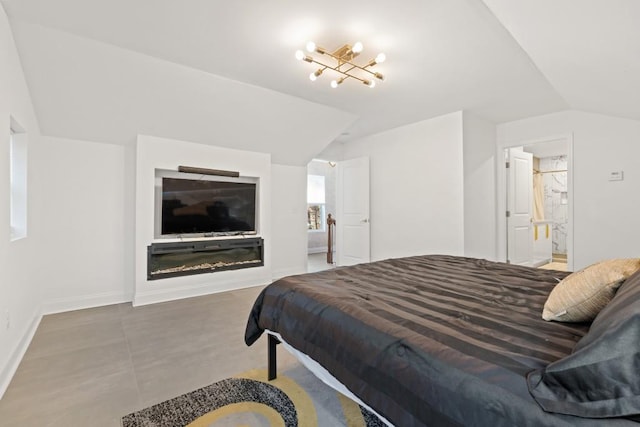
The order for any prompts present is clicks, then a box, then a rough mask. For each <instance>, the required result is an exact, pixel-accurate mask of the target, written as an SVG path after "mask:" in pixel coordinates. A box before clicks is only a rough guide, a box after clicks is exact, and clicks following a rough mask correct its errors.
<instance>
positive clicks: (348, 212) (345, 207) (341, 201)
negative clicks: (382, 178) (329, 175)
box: [336, 157, 371, 265]
mask: <svg viewBox="0 0 640 427" xmlns="http://www.w3.org/2000/svg"><path fill="white" fill-rule="evenodd" d="M337 184H338V188H337V194H338V200H337V204H336V214H337V216H336V231H337V233H336V255H337V260H336V261H337V264H338V265H353V264H360V263H363V262H369V261H370V260H371V257H370V246H369V245H370V237H369V233H370V229H369V224H370V223H369V158H368V157H361V158H358V159H353V160H346V161H343V162H338V179H337Z"/></svg>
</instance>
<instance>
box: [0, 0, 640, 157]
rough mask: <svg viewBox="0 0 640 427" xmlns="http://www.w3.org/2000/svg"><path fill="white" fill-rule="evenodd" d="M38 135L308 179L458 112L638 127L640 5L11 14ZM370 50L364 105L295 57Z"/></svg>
mask: <svg viewBox="0 0 640 427" xmlns="http://www.w3.org/2000/svg"><path fill="white" fill-rule="evenodd" d="M0 3H1V4H2V5H3V6H4V8H5V11H6V12H7V15H8V16H9V20H10V24H11V27H12V30H13V33H14V37H15V40H16V45H17V47H18V52H19V55H20V58H21V61H22V65H23V68H24V71H25V76H26V79H27V84H28V86H29V90H30V92H31V95H32V98H33V103H34V107H35V110H36V114H37V116H38V120H39V123H40V127H41V130H42V133H44V134H46V135H52V136H61V137H67V138H74V139H81V140H89V141H98V142H107V143H115V144H128V143H131V142H132V141H134V140H135V136H136V135H137V134H150V135H156V136H162V137H169V138H177V139H183V140H189V141H196V142H202V143H210V144H213V145H219V146H229V147H235V148H240V149H246V150H252V151H264V152H270V153H272V155H273V159H274V161H275V162H280V163H285V164H301V165H302V164H305V163H306V162H307V161H308V160H310V159H311V158H312V157H313V156H314V155H315V154H316V153H318V152H320V151H321V150H322V149H323V148H324V147H325V146H326V145H328V144H329V143H331V142H333V141H341V142H348V141H350V140H353V139H357V138H360V137H363V136H365V135H369V134H372V133H376V132H380V131H384V130H386V129H390V128H394V127H397V126H401V125H404V124H408V123H412V122H415V121H418V120H423V119H427V118H431V117H435V116H438V115H442V114H446V113H449V112H452V111H458V110H469V111H472V112H474V113H475V114H477V115H479V116H480V117H483V118H485V119H487V120H490V121H493V122H495V123H500V122H506V121H511V120H517V119H521V118H525V117H530V116H535V115H540V114H546V113H551V112H555V111H560V110H564V109H580V110H585V111H592V112H599V113H603V114H609V115H615V116H621V117H627V118H632V119H636V120H640V102H638V99H639V95H640V25H637V23H638V22H640V1H638V0H611V1H607V2H604V1H601V0H484V1H483V0H405V1H402V2H390V1H386V0H385V1H382V0H367V1H362V0H354V1H349V2H344V1H337V0H324V1H322V2H307V1H296V2H284V1H274V0H272V1H266V0H243V1H226V2H220V1H211V0H184V1H170V0H135V1H132V0H0ZM308 40H314V41H316V43H317V44H318V45H321V46H323V47H325V48H327V49H329V50H332V49H334V48H337V47H339V46H341V45H342V44H344V43H353V42H355V41H358V40H359V41H361V42H362V43H363V44H364V51H363V53H362V56H363V57H365V58H366V59H369V58H373V57H374V56H375V55H376V54H377V53H378V52H380V51H383V52H384V53H386V55H387V61H386V62H385V63H383V64H380V65H379V66H378V68H379V70H380V71H381V72H382V73H383V74H385V76H386V79H385V81H384V82H383V83H381V84H378V85H377V86H376V87H375V88H373V89H369V88H367V87H366V86H364V85H362V84H358V83H357V82H356V81H346V82H345V83H344V84H342V85H341V86H340V87H339V88H337V89H332V88H331V87H330V86H329V84H328V83H329V81H330V80H331V78H330V77H328V76H324V75H323V76H321V77H320V78H318V80H317V81H316V82H311V81H310V80H309V78H308V75H309V73H310V72H311V71H313V69H314V68H313V67H312V66H311V65H310V64H307V63H305V62H298V61H296V60H295V58H294V52H295V51H296V50H297V49H301V48H303V47H304V45H305V43H306V42H307V41H308Z"/></svg>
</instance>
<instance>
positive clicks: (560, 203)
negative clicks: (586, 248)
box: [540, 156, 569, 255]
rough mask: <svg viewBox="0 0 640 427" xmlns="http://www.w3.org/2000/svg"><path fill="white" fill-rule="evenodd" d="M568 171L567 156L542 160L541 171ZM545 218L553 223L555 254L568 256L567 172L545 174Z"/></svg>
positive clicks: (552, 238)
mask: <svg viewBox="0 0 640 427" xmlns="http://www.w3.org/2000/svg"><path fill="white" fill-rule="evenodd" d="M556 170H562V171H566V170H567V156H554V157H545V158H542V159H540V171H541V172H545V171H556ZM543 182H544V217H545V219H547V220H552V221H553V228H552V237H551V240H552V245H553V250H552V252H553V253H554V254H564V255H566V254H567V224H568V221H569V205H568V199H567V172H555V173H545V174H544V175H543Z"/></svg>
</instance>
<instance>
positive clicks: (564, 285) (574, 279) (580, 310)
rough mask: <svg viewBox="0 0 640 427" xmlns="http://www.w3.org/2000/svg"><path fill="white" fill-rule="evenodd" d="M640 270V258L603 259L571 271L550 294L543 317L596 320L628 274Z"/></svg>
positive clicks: (548, 318) (583, 320)
mask: <svg viewBox="0 0 640 427" xmlns="http://www.w3.org/2000/svg"><path fill="white" fill-rule="evenodd" d="M639 269H640V258H630V259H612V260H608V261H602V262H599V263H596V264H593V265H590V266H589V267H587V268H585V269H582V270H580V271H576V272H575V273H571V274H570V275H568V276H567V277H565V278H564V280H562V281H561V282H560V283H558V284H557V285H556V287H555V288H553V290H552V291H551V293H550V294H549V297H548V298H547V302H546V303H545V304H544V310H543V311H542V318H543V319H544V320H556V321H559V322H586V321H591V320H593V319H594V318H595V317H596V315H597V314H598V313H599V312H600V310H602V309H603V308H604V307H605V306H606V305H607V303H609V301H611V299H612V298H613V296H614V295H615V293H616V290H617V289H618V287H619V286H620V285H621V284H622V282H624V281H625V280H626V279H627V277H629V276H631V275H632V274H633V273H635V272H636V271H637V270H639Z"/></svg>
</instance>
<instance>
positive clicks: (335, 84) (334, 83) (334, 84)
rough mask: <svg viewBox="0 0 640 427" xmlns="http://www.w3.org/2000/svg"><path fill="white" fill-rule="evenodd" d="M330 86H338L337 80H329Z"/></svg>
mask: <svg viewBox="0 0 640 427" xmlns="http://www.w3.org/2000/svg"><path fill="white" fill-rule="evenodd" d="M331 87H332V88H334V89H335V88H337V87H338V82H337V81H335V80H331Z"/></svg>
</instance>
